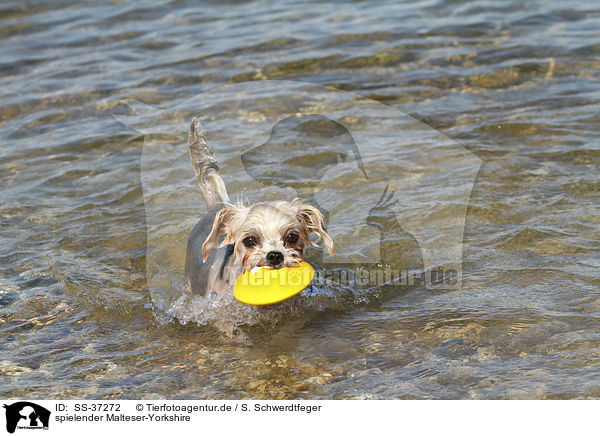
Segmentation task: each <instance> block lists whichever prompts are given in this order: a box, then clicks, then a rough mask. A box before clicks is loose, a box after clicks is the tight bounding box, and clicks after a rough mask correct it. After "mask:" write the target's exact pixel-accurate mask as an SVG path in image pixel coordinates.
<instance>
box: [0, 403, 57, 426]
mask: <svg viewBox="0 0 600 436" xmlns="http://www.w3.org/2000/svg"><path fill="white" fill-rule="evenodd" d="M4 408H5V409H6V431H8V432H9V433H14V432H15V430H16V429H17V428H19V429H47V428H48V424H49V422H50V411H49V410H48V409H45V408H44V407H42V406H38V405H37V404H35V403H30V402H29V401H19V402H17V403H13V404H11V405H7V404H4Z"/></svg>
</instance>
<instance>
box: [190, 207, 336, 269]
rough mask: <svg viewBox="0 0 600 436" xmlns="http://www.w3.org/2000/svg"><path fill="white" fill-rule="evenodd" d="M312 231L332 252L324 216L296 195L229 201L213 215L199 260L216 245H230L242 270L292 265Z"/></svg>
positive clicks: (307, 241) (299, 258) (298, 258)
mask: <svg viewBox="0 0 600 436" xmlns="http://www.w3.org/2000/svg"><path fill="white" fill-rule="evenodd" d="M311 233H315V234H316V235H317V236H318V237H319V238H320V239H321V240H322V241H323V243H324V244H325V246H326V247H327V250H328V251H329V253H330V254H331V255H333V253H334V250H333V241H332V239H331V237H330V236H329V235H328V234H327V233H326V232H325V230H324V228H323V215H322V214H321V212H319V210H318V209H317V208H315V207H313V206H311V205H309V204H306V203H305V202H304V201H303V200H301V199H299V198H296V199H294V200H292V201H271V202H265V203H256V204H253V205H251V206H244V205H242V204H236V205H233V204H230V205H227V206H226V207H224V208H223V209H221V210H220V211H219V212H218V213H217V215H216V216H215V220H214V222H213V226H212V230H211V232H210V234H209V235H208V237H207V238H206V240H205V241H204V244H203V245H202V259H203V260H204V261H205V262H206V259H207V258H208V256H209V255H210V253H211V252H212V251H213V250H214V248H215V247H217V246H220V247H222V246H225V245H227V244H233V245H234V254H235V256H236V258H237V261H238V262H240V263H241V264H242V267H243V269H244V270H248V269H252V268H254V267H256V266H269V267H272V268H282V267H288V266H293V265H297V264H298V263H300V261H301V260H302V255H303V253H304V249H305V247H306V245H307V244H313V242H312V241H311V240H310V239H309V235H310V234H311ZM221 237H223V240H222V242H221V243H220V244H219V240H220V239H221Z"/></svg>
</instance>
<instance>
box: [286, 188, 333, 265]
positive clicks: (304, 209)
mask: <svg viewBox="0 0 600 436" xmlns="http://www.w3.org/2000/svg"><path fill="white" fill-rule="evenodd" d="M294 203H296V204H297V205H298V215H299V217H300V220H301V221H302V222H304V225H305V226H306V228H307V229H308V231H309V232H313V233H316V234H317V236H319V238H321V240H322V241H323V243H324V244H325V247H327V251H328V252H329V254H331V255H332V256H333V255H334V254H335V250H334V249H333V239H331V236H329V235H328V234H327V232H326V231H325V229H324V228H323V214H322V213H321V212H320V211H319V209H317V208H316V207H314V206H311V205H310V204H306V203H304V202H303V201H302V200H300V199H299V198H297V199H295V200H294Z"/></svg>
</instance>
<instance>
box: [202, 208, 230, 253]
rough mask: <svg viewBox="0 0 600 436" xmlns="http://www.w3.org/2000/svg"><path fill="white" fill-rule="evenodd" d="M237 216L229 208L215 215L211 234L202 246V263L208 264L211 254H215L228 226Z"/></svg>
mask: <svg viewBox="0 0 600 436" xmlns="http://www.w3.org/2000/svg"><path fill="white" fill-rule="evenodd" d="M234 215H235V211H233V210H232V209H229V208H224V209H221V210H220V211H218V212H217V214H216V215H215V220H214V221H213V225H212V229H211V231H210V234H209V235H208V236H207V237H206V240H205V241H204V243H203V244H202V261H203V262H206V259H208V256H210V253H212V252H213V250H214V249H215V247H217V245H218V243H219V238H220V237H221V236H223V235H224V234H225V233H226V230H227V224H228V223H229V222H230V221H231V218H233V216H234Z"/></svg>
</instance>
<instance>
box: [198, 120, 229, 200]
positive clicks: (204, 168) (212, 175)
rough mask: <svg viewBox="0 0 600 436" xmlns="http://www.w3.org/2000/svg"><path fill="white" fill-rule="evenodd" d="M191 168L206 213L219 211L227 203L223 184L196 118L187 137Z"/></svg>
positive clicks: (212, 154) (213, 155)
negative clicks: (202, 197)
mask: <svg viewBox="0 0 600 436" xmlns="http://www.w3.org/2000/svg"><path fill="white" fill-rule="evenodd" d="M188 144H189V147H190V157H191V159H192V167H193V168H194V172H195V173H196V181H197V182H198V186H200V190H201V191H202V195H203V196H204V200H205V201H206V207H207V208H208V211H209V212H210V211H214V210H217V209H220V208H221V207H222V206H223V204H224V203H228V202H229V196H228V195H227V189H226V188H225V183H224V182H223V179H222V178H221V176H220V175H219V165H218V164H217V159H216V158H215V154H214V153H213V152H212V151H211V150H210V149H209V148H208V146H207V145H206V134H205V133H204V130H203V129H202V123H200V121H199V120H198V118H193V119H192V124H191V125H190V133H189V135H188Z"/></svg>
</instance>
